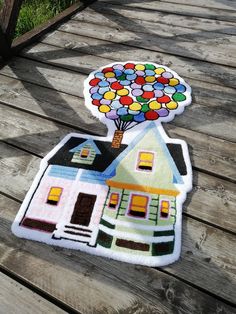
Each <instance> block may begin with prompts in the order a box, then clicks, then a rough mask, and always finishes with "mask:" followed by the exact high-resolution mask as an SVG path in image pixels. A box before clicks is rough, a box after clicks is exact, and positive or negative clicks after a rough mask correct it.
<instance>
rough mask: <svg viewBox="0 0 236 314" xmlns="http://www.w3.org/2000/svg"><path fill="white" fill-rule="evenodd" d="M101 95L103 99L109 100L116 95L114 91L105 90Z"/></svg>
mask: <svg viewBox="0 0 236 314" xmlns="http://www.w3.org/2000/svg"><path fill="white" fill-rule="evenodd" d="M103 97H104V98H105V99H109V100H112V99H114V98H115V97H116V94H115V93H114V92H106V93H105V94H104V95H103Z"/></svg>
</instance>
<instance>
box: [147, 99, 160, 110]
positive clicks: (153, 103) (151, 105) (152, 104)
mask: <svg viewBox="0 0 236 314" xmlns="http://www.w3.org/2000/svg"><path fill="white" fill-rule="evenodd" d="M148 106H149V108H150V109H152V110H155V109H160V108H161V104H160V103H159V102H157V101H156V100H153V101H151V102H150V103H149V104H148Z"/></svg>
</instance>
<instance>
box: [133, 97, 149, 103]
mask: <svg viewBox="0 0 236 314" xmlns="http://www.w3.org/2000/svg"><path fill="white" fill-rule="evenodd" d="M136 99H137V101H138V102H148V101H149V100H150V99H147V98H143V97H142V96H138V97H136Z"/></svg>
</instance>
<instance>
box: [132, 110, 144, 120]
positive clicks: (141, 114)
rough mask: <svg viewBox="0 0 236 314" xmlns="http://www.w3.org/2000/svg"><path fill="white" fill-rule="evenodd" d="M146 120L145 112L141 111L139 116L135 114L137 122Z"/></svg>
mask: <svg viewBox="0 0 236 314" xmlns="http://www.w3.org/2000/svg"><path fill="white" fill-rule="evenodd" d="M145 120H146V119H145V116H144V113H143V112H140V113H139V114H138V115H137V116H134V121H136V122H143V121H145Z"/></svg>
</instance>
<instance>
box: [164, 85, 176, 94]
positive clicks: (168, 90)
mask: <svg viewBox="0 0 236 314" xmlns="http://www.w3.org/2000/svg"><path fill="white" fill-rule="evenodd" d="M164 92H165V93H167V94H174V93H175V92H176V89H175V88H174V87H173V86H166V87H165V88H164Z"/></svg>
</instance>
